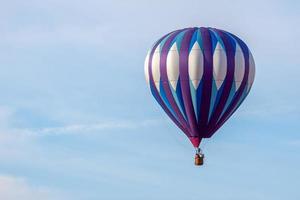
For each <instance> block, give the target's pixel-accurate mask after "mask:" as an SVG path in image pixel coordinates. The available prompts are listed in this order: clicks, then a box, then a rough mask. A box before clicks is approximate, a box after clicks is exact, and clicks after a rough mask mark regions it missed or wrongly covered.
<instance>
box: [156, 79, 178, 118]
mask: <svg viewBox="0 0 300 200" xmlns="http://www.w3.org/2000/svg"><path fill="white" fill-rule="evenodd" d="M159 90H160V97H161V98H162V100H163V101H164V103H165V104H166V106H167V108H168V109H169V111H170V112H171V113H172V115H173V116H174V117H175V118H176V119H177V120H178V117H177V115H176V114H175V112H174V110H173V108H172V106H171V104H170V102H169V101H168V98H167V96H166V93H165V90H164V88H163V83H162V84H160V88H159Z"/></svg>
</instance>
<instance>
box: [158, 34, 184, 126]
mask: <svg viewBox="0 0 300 200" xmlns="http://www.w3.org/2000/svg"><path fill="white" fill-rule="evenodd" d="M180 32H181V31H180ZM178 33H179V32H175V33H174V34H172V35H171V36H170V37H169V38H168V39H167V40H166V42H165V44H164V46H163V47H162V52H161V54H160V73H161V78H162V86H163V90H164V92H165V93H166V97H167V100H168V102H169V103H170V104H171V107H172V109H173V110H174V112H175V114H176V116H177V118H178V120H179V122H180V124H182V125H183V126H185V127H186V129H188V130H189V126H188V123H187V122H186V121H185V119H184V117H183V115H182V113H181V111H180V109H179V107H178V105H177V103H176V101H175V99H174V96H173V94H172V91H171V86H170V83H169V81H168V75H167V63H166V62H167V56H168V50H169V49H170V44H171V43H172V41H173V39H174V38H175V37H176V36H177V35H178Z"/></svg>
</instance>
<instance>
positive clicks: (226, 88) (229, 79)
mask: <svg viewBox="0 0 300 200" xmlns="http://www.w3.org/2000/svg"><path fill="white" fill-rule="evenodd" d="M214 30H215V31H216V32H217V33H218V34H219V36H220V39H222V42H223V44H224V47H225V52H226V62H227V63H226V67H227V70H226V76H225V79H224V82H223V90H222V91H220V92H221V94H220V95H221V96H220V99H219V102H216V103H217V105H216V107H215V109H214V111H213V113H212V117H211V120H210V122H209V131H208V133H207V134H208V135H210V134H212V133H211V131H212V129H213V127H214V126H215V124H216V123H217V122H218V119H219V116H220V115H221V113H222V111H223V109H224V106H225V105H226V101H227V99H228V96H229V94H230V90H231V86H232V83H233V80H234V68H235V60H234V55H235V54H234V51H233V50H234V46H232V43H231V41H230V40H231V38H230V37H229V36H228V35H227V34H225V33H224V32H222V31H219V30H217V29H214Z"/></svg>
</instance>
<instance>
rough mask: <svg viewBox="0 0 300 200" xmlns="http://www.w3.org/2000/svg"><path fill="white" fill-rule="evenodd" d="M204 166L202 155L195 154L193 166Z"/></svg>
mask: <svg viewBox="0 0 300 200" xmlns="http://www.w3.org/2000/svg"><path fill="white" fill-rule="evenodd" d="M203 164H204V154H200V155H199V154H196V155H195V165H196V166H201V165H203Z"/></svg>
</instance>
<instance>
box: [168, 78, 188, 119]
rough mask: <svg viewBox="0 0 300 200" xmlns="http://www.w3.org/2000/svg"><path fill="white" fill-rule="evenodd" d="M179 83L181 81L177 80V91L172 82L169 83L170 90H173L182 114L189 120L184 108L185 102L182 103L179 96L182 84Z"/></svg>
mask: <svg viewBox="0 0 300 200" xmlns="http://www.w3.org/2000/svg"><path fill="white" fill-rule="evenodd" d="M178 85H180V84H179V82H177V86H176V88H177V89H176V91H175V90H174V89H173V87H172V86H171V84H170V83H169V88H170V90H171V92H172V95H173V98H174V100H175V103H176V105H177V107H178V108H179V110H180V113H181V115H182V116H183V118H184V119H185V120H186V121H187V119H186V113H185V110H184V106H183V103H182V101H181V100H180V99H179V97H178V93H180V86H179V87H178ZM180 95H181V94H180Z"/></svg>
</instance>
